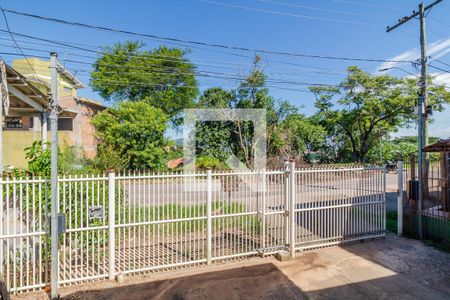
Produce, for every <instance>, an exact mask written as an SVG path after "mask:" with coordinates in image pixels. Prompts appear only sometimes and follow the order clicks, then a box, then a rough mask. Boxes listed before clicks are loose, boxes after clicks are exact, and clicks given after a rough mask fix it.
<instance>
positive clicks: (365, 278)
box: [17, 234, 450, 300]
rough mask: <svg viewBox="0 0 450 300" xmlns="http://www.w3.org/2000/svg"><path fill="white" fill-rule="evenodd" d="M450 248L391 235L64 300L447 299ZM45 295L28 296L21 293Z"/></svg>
mask: <svg viewBox="0 0 450 300" xmlns="http://www.w3.org/2000/svg"><path fill="white" fill-rule="evenodd" d="M449 270H450V254H448V253H444V252H440V251H438V250H435V249H434V248H431V247H429V246H426V245H424V244H423V243H421V242H419V241H415V240H409V239H404V238H399V237H396V236H394V235H391V234H389V235H388V236H387V238H386V239H381V240H375V241H367V242H364V243H356V244H352V245H347V246H342V247H330V248H324V249H319V250H314V251H309V252H304V253H300V254H299V255H298V257H297V258H296V259H294V260H291V261H286V262H279V261H276V260H275V259H274V258H273V257H266V258H252V259H248V260H243V261H239V262H235V263H232V262H230V263H227V264H223V265H212V266H203V267H197V268H187V269H184V270H179V271H176V272H174V271H172V272H168V273H156V274H149V275H145V276H144V275H141V276H132V277H127V278H126V280H125V283H123V284H118V283H116V282H113V281H99V282H94V283H89V284H83V285H75V286H68V287H63V288H62V289H61V295H62V298H63V299H227V300H228V299H433V300H437V299H450V272H449ZM38 297H43V299H45V295H44V294H43V293H42V292H41V293H40V294H36V293H35V294H26V295H21V296H20V297H17V298H20V299H26V298H28V299H36V298H38Z"/></svg>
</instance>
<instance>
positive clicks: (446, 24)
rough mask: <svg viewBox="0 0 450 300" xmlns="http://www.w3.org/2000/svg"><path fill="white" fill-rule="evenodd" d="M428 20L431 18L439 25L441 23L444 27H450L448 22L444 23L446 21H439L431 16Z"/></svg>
mask: <svg viewBox="0 0 450 300" xmlns="http://www.w3.org/2000/svg"><path fill="white" fill-rule="evenodd" d="M428 18H430V19H432V20H434V21H436V22H438V23H441V24H442V25H445V26H448V27H450V24H448V23H446V22H444V21H441V20H439V19H437V18H435V17H432V16H429V17H428Z"/></svg>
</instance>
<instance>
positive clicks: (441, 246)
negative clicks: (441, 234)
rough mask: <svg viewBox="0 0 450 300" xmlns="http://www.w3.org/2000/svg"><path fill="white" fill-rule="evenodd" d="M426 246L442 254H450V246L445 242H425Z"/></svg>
mask: <svg viewBox="0 0 450 300" xmlns="http://www.w3.org/2000/svg"><path fill="white" fill-rule="evenodd" d="M423 242H424V244H425V245H427V246H430V247H433V248H434V249H437V250H439V251H442V252H447V253H450V245H449V244H447V243H445V242H444V241H433V240H424V241H423Z"/></svg>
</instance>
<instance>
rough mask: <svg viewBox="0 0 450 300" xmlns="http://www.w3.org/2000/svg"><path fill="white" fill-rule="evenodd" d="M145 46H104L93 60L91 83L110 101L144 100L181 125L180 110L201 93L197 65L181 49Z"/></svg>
mask: <svg viewBox="0 0 450 300" xmlns="http://www.w3.org/2000/svg"><path fill="white" fill-rule="evenodd" d="M143 46H144V44H142V43H139V42H130V41H128V42H125V43H118V44H116V45H114V46H113V47H107V48H105V49H104V54H103V55H102V56H101V57H99V58H98V59H97V61H96V62H95V63H94V70H93V71H92V73H91V86H92V88H93V90H94V91H97V92H99V93H100V95H101V96H102V97H103V98H105V99H106V100H107V101H118V100H130V101H145V102H147V103H149V104H151V105H153V106H154V107H157V108H159V109H161V110H162V111H163V112H164V113H165V114H166V115H167V116H169V118H171V120H172V121H173V122H174V123H175V124H179V122H180V118H179V117H180V113H181V111H182V110H183V109H184V108H189V107H193V106H194V101H195V98H196V97H197V95H198V88H197V81H196V79H195V72H194V71H195V66H194V65H193V64H192V63H191V62H190V61H189V60H188V59H187V58H186V57H185V54H186V53H185V51H183V50H181V49H177V48H167V47H165V46H161V47H159V48H157V49H154V50H152V51H149V50H142V47H143Z"/></svg>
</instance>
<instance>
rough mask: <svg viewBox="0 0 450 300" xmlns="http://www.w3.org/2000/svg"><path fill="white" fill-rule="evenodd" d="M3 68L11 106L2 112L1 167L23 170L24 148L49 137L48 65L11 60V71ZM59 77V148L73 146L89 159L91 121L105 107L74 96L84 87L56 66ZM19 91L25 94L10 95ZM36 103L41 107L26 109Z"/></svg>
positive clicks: (93, 146)
mask: <svg viewBox="0 0 450 300" xmlns="http://www.w3.org/2000/svg"><path fill="white" fill-rule="evenodd" d="M30 65H31V66H30ZM4 66H5V71H4V72H5V76H6V78H7V87H6V90H7V91H8V94H9V95H10V98H11V99H12V100H11V101H12V102H13V104H14V105H12V107H11V109H9V111H8V110H6V109H5V111H4V112H3V166H7V165H12V166H15V167H26V160H25V152H24V151H23V150H24V148H26V147H29V146H30V145H31V144H32V143H33V141H35V140H47V136H49V134H47V131H49V130H50V123H49V122H48V121H47V118H48V115H49V112H48V104H49V101H50V100H49V98H48V95H49V93H50V62H49V61H46V60H42V59H38V58H28V61H27V60H25V59H17V60H14V61H13V62H12V67H10V66H7V65H4ZM59 74H60V76H59V87H60V89H59V103H58V105H59V108H60V113H59V118H58V135H59V144H60V147H64V146H74V147H75V148H76V149H77V150H78V153H79V154H81V153H84V154H85V155H86V156H87V157H89V158H93V157H95V155H96V152H97V142H96V139H95V135H94V127H93V125H92V124H91V118H92V117H93V116H94V115H95V114H96V113H98V112H99V111H101V110H103V109H104V108H105V107H104V106H103V105H102V104H101V103H99V102H97V101H94V100H90V99H87V98H83V97H79V96H77V90H78V89H80V88H84V87H85V85H84V84H83V83H82V82H81V81H80V80H79V79H77V78H76V77H75V75H74V74H72V73H70V72H69V71H68V70H67V69H66V68H65V67H64V66H62V65H60V66H59ZM19 87H20V88H22V87H23V88H25V89H24V90H26V91H27V92H28V94H26V93H25V94H24V93H21V94H22V95H19V97H18V95H17V93H14V91H16V92H17V89H19ZM36 99H39V101H42V103H40V104H39V105H31V106H30V103H31V102H30V101H36ZM14 106H17V107H14ZM22 106H23V107H22ZM27 106H28V107H27ZM5 108H6V106H5Z"/></svg>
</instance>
